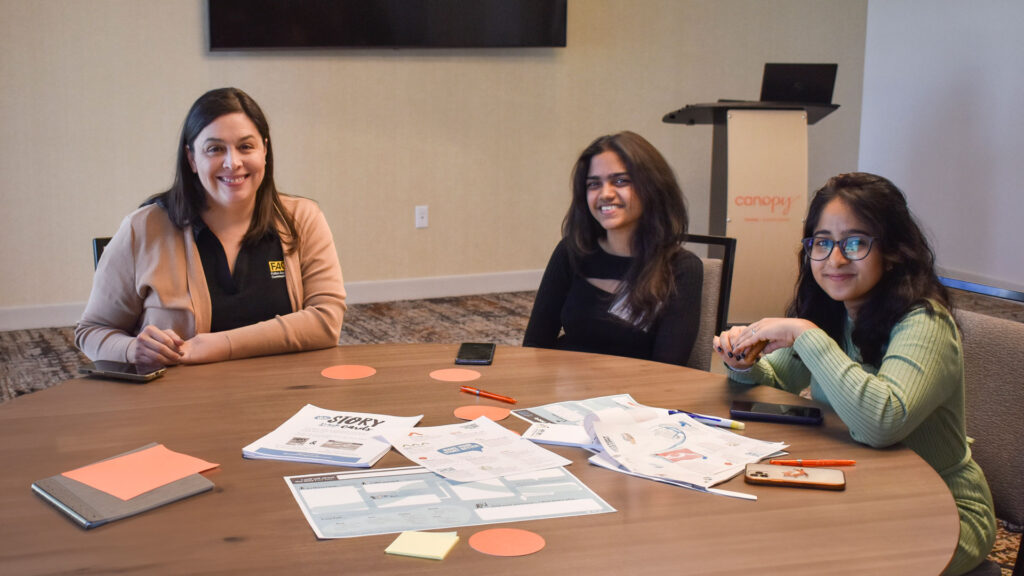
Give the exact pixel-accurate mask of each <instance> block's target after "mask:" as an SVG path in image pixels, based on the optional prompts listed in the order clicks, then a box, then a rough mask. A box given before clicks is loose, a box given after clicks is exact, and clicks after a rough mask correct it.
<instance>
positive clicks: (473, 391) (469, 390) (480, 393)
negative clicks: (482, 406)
mask: <svg viewBox="0 0 1024 576" xmlns="http://www.w3.org/2000/svg"><path fill="white" fill-rule="evenodd" d="M459 389H460V390H462V391H463V392H466V393H467V394H476V395H477V396H483V397H484V398H491V399H494V400H501V401H502V402H508V403H509V404H515V403H516V399H515V398H509V397H508V396H502V395H501V394H495V393H494V392H488V391H486V390H481V389H479V388H473V387H472V386H460V387H459Z"/></svg>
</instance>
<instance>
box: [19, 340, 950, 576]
mask: <svg viewBox="0 0 1024 576" xmlns="http://www.w3.org/2000/svg"><path fill="white" fill-rule="evenodd" d="M455 350H456V345H454V344H452V345H444V344H410V345H403V344H381V345H368V346H344V347H338V348H334V349H330V350H321V351H317V352H308V353H302V354H294V355H285V356H272V357H265V358H254V359H250V360H243V361H235V362H225V363H221V364H216V365H209V366H181V367H176V368H172V369H170V370H168V372H167V375H166V376H165V377H163V378H162V379H160V380H156V381H154V382H151V383H149V384H146V385H141V386H140V385H133V384H127V383H120V382H113V381H103V380H91V379H78V380H72V381H69V382H65V383H63V384H61V385H60V386H57V387H54V388H51V389H48V390H43V391H40V392H37V393H34V394H31V395H28V396H24V397H20V398H17V399H14V400H12V401H10V402H7V403H6V404H3V405H0V467H2V473H0V572H2V573H4V574H57V573H71V572H74V573H84V574H101V573H102V574H106V573H118V574H199V573H231V574H286V573H298V574H305V573H309V574H328V573H329V574H404V573H413V572H415V573H417V574H449V575H450V574H462V575H469V574H487V573H500V574H507V573H517V574H551V573H559V572H563V571H570V570H571V571H572V572H573V573H575V574H580V575H588V574H787V575H794V574H883V573H884V574H901V575H905V576H908V575H914V574H920V575H927V576H935V575H936V574H939V573H940V572H941V571H942V569H943V568H944V567H945V565H946V563H947V562H948V561H949V559H950V557H951V556H952V553H953V551H954V549H955V546H956V541H957V538H958V533H959V523H958V519H957V512H956V508H955V506H954V504H953V500H952V497H951V496H950V494H949V492H948V491H947V489H946V487H945V485H944V484H943V482H942V480H941V479H940V478H939V476H938V475H937V474H936V473H935V472H934V471H933V470H932V469H931V468H930V467H929V466H928V465H927V464H926V463H925V462H924V461H923V460H921V458H919V457H918V456H917V455H916V454H914V453H913V452H911V451H910V450H908V449H905V448H893V449H887V450H874V449H871V448H867V447H865V446H861V445H858V444H856V443H854V442H853V441H851V440H850V438H849V435H848V433H847V430H846V428H845V427H844V426H843V424H842V422H840V421H839V419H838V418H837V417H836V416H835V414H834V413H832V412H829V411H826V420H825V425H824V426H823V427H803V426H794V425H785V424H771V423H754V422H752V423H748V425H747V428H746V431H745V432H744V433H745V434H747V435H750V436H752V437H754V438H758V439H762V440H777V441H785V442H788V443H789V444H790V453H791V454H792V457H794V458H796V457H806V458H815V457H817V458H823V457H828V458H852V459H856V460H857V465H856V466H855V467H852V468H847V469H846V476H847V488H846V490H845V491H844V492H831V491H818V490H806V489H797V488H779V487H765V486H753V485H748V484H745V483H744V482H743V479H742V477H736V478H734V479H732V480H730V481H729V482H727V483H725V484H722V485H720V487H721V488H725V489H727V490H735V491H740V492H747V493H752V494H756V495H757V496H758V501H756V502H750V501H744V500H739V499H734V498H727V497H722V496H717V495H710V494H704V493H699V492H695V491H692V490H687V489H684V488H679V487H675V486H670V485H667V484H662V483H658V482H652V481H648V480H642V479H639V478H632V477H629V476H626V475H624V474H617V473H614V472H611V471H607V470H604V469H601V468H598V467H596V466H592V465H590V464H588V463H587V462H586V457H587V454H586V453H585V452H584V451H583V450H580V449H575V448H567V447H551V449H552V450H554V451H555V452H557V453H559V454H561V455H563V456H565V457H567V458H570V459H572V460H573V464H572V465H571V466H569V468H568V469H569V470H570V471H571V472H572V473H573V474H575V475H576V477H578V478H579V479H580V480H581V481H582V482H583V483H585V484H586V485H587V486H589V487H590V488H591V489H592V490H594V491H595V492H596V493H597V494H598V495H600V496H601V497H602V498H604V499H605V500H606V501H607V502H608V503H609V504H610V505H611V506H613V507H614V508H615V509H616V510H617V512H615V513H611V514H600V515H595V516H577V517H571V518H559V519H547V520H536V521H530V522H517V523H513V524H500V525H496V526H498V527H517V528H523V529H527V530H531V531H534V532H536V533H538V534H540V535H541V536H543V537H544V538H545V539H546V540H547V546H546V547H545V548H544V549H543V550H541V551H540V552H538V553H536V554H533V555H530V556H525V557H518V558H501V557H493V556H486V555H484V554H481V553H478V552H476V551H475V550H473V549H472V548H470V546H469V545H468V544H467V543H466V542H467V541H468V539H469V536H471V535H472V534H473V533H475V532H477V531H479V530H482V529H485V528H486V527H479V526H478V527H463V528H458V529H455V530H457V531H458V532H459V535H460V536H461V537H462V541H461V542H460V543H459V544H458V545H457V546H456V548H455V549H454V550H452V552H451V553H450V554H449V556H448V557H447V558H446V559H445V560H443V561H433V560H423V559H417V558H407V557H401V556H392V555H388V554H385V553H384V548H386V547H387V545H388V544H390V543H391V541H392V540H394V538H395V536H394V535H382V536H368V537H363V538H353V539H336V540H323V541H320V540H317V539H316V537H315V536H314V534H313V532H312V530H311V529H310V527H309V525H308V524H307V522H306V520H305V518H303V516H302V513H301V512H300V510H299V507H298V505H297V504H296V502H295V500H294V498H293V497H292V495H291V493H290V492H289V491H288V489H287V487H286V486H285V483H284V481H283V480H282V477H284V476H292V475H299V474H312V473H317V472H326V471H329V470H331V468H328V467H325V466H320V465H315V464H298V463H289V462H277V461H266V460H244V459H243V458H242V455H241V451H242V447H243V446H245V445H247V444H249V443H250V442H252V441H253V440H256V439H257V438H259V437H261V436H262V435H264V434H266V433H267V432H270V431H271V430H273V429H274V428H276V427H277V426H278V425H280V424H281V423H282V422H284V421H285V420H286V419H287V418H289V417H290V416H292V415H293V414H294V413H295V412H296V411H298V409H299V408H301V407H302V406H303V405H305V404H307V403H311V404H315V405H317V406H320V407H322V408H327V409H333V410H351V411H359V412H373V413H383V414H393V415H400V416H412V415H416V414H420V413H422V414H423V420H422V421H421V422H420V425H421V426H437V425H443V424H451V423H455V422H457V421H458V420H457V419H456V418H455V417H454V416H453V414H452V411H453V410H454V409H455V408H456V407H458V406H462V405H466V404H474V403H480V404H490V405H501V403H499V402H495V401H492V400H487V399H482V398H477V397H473V396H469V395H466V394H464V393H460V392H459V391H458V390H459V385H458V384H453V383H447V382H439V381H436V380H432V379H431V378H430V377H429V376H428V374H429V373H430V372H431V371H433V370H435V369H439V368H449V367H452V360H453V358H454V357H455ZM338 364H362V365H368V366H372V367H374V368H376V369H377V373H376V374H375V375H374V376H371V377H369V378H365V379H361V380H347V381H341V380H330V379H327V378H324V377H323V376H321V375H320V371H321V370H322V369H323V368H326V367H328V366H333V365H338ZM478 370H479V371H480V372H481V373H482V374H483V375H482V377H481V378H480V379H479V380H476V381H475V383H474V384H475V385H478V386H479V387H480V388H483V389H485V390H491V391H494V392H497V393H499V394H506V395H510V396H513V397H515V398H516V399H518V400H519V404H518V407H521V408H526V407H531V406H539V405H542V404H547V403H551V402H556V401H560V400H580V399H585V398H591V397H596V396H604V395H609V394H618V393H630V394H632V396H633V397H634V398H635V399H636V400H638V401H639V402H641V403H644V404H648V405H652V406H660V407H665V408H682V409H685V410H689V411H694V412H701V413H706V414H716V415H723V416H724V415H727V414H728V411H727V406H728V402H729V400H730V399H731V398H734V397H743V398H752V399H758V400H765V401H776V402H779V401H782V402H787V401H788V402H790V403H807V401H806V400H803V399H801V398H799V397H795V396H792V395H789V394H786V393H784V392H781V391H778V390H774V389H768V388H764V387H757V388H753V389H740V388H733V387H732V386H731V385H730V384H729V383H728V382H727V380H726V379H725V377H723V376H721V375H715V374H709V373H706V372H700V371H696V370H690V369H687V368H680V367H676V366H668V365H665V364H658V363H654V362H645V361H639V360H630V359H624V358H616V357H608V356H600V355H592V354H579V353H569V352H558V351H552V350H540V349H532V348H515V347H499V348H498V351H497V354H496V355H495V359H494V364H493V365H492V366H485V367H480V368H478ZM503 406H507V405H503ZM502 424H503V425H505V426H507V427H508V428H510V429H513V430H516V431H520V432H521V431H523V430H525V429H526V427H527V426H526V423H525V422H523V421H521V420H519V419H518V418H515V417H514V416H513V417H509V418H508V419H506V420H504V421H503V422H502ZM149 442H159V443H162V444H164V445H166V446H167V447H168V448H170V449H172V450H176V451H179V452H184V453H186V454H190V455H193V456H196V457H199V458H203V459H205V460H208V461H211V462H217V463H219V464H220V467H219V468H217V469H215V470H213V471H211V472H207V473H206V474H205V475H206V476H207V478H209V479H210V480H212V481H213V482H214V484H216V488H215V489H214V490H213V491H211V492H206V493H204V494H200V495H198V496H194V497H192V498H189V499H186V500H183V501H180V502H176V503H173V504H170V505H168V506H165V507H163V508H158V509H156V510H151V511H149V512H146V513H144V514H141V515H139V516H135V517H131V518H127V519H123V520H119V521H117V522H114V523H111V524H108V525H105V526H101V527H99V528H96V529H93V530H88V531H86V530H82V529H80V528H79V527H78V526H77V525H75V524H74V523H73V522H71V521H70V520H69V519H67V518H66V517H65V516H63V515H62V514H61V513H60V512H58V511H57V510H56V509H54V508H53V507H51V506H50V505H49V504H48V503H46V502H44V501H43V500H42V499H41V498H39V497H37V496H35V495H34V494H33V493H32V491H31V489H30V488H29V486H30V485H31V484H32V482H34V481H36V480H40V479H42V478H45V477H47V476H51V475H53V474H57V473H60V472H63V471H66V470H70V469H73V468H77V467H79V466H82V465H85V464H89V463H91V462H94V461H97V460H100V459H103V458H107V457H109V456H112V455H115V454H119V453H121V452H124V451H127V450H130V449H133V448H137V447H139V446H142V445H144V444H146V443H149ZM406 465H409V461H408V460H406V459H405V458H404V457H402V456H401V455H400V454H398V453H397V452H395V451H394V450H392V451H391V452H389V453H388V454H387V455H385V456H384V458H383V459H382V460H381V461H380V462H378V463H377V465H376V466H375V467H374V468H375V469H380V468H389V467H396V466H406Z"/></svg>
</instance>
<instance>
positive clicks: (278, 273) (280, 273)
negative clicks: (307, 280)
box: [267, 260, 284, 279]
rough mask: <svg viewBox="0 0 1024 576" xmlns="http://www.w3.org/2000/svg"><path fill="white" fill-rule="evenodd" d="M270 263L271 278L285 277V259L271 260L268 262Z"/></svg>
mask: <svg viewBox="0 0 1024 576" xmlns="http://www.w3.org/2000/svg"><path fill="white" fill-rule="evenodd" d="M267 264H269V265H270V277H271V278H274V279H276V278H284V261H283V260H271V261H270V262H267Z"/></svg>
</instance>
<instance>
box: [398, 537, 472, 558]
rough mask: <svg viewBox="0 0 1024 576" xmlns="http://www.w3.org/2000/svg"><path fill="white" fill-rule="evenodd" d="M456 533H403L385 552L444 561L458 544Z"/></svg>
mask: <svg viewBox="0 0 1024 576" xmlns="http://www.w3.org/2000/svg"><path fill="white" fill-rule="evenodd" d="M458 541H459V536H458V533H456V532H416V531H409V532H402V533H401V534H399V535H398V538H395V541H394V542H392V543H391V545H390V546H388V547H387V548H386V549H385V550H384V551H385V552H387V553H388V554H399V555H401V556H415V557H416V558H430V559H431V560H444V557H445V556H447V555H448V553H449V552H451V550H452V548H454V547H455V544H456V543H458Z"/></svg>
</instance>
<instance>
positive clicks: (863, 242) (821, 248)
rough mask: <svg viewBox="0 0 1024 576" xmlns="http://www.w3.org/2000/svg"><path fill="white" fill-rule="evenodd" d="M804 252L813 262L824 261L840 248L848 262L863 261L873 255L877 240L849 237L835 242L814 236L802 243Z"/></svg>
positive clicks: (867, 237)
mask: <svg viewBox="0 0 1024 576" xmlns="http://www.w3.org/2000/svg"><path fill="white" fill-rule="evenodd" d="M800 243H801V244H803V245H804V252H806V253H807V257H808V258H810V259H811V260H824V259H826V258H828V257H829V256H831V255H832V249H833V248H835V247H836V246H839V249H840V250H842V251H843V252H842V253H843V257H844V258H846V259H847V260H863V259H864V258H867V256H868V254H869V253H871V246H873V245H874V243H875V239H874V238H872V237H871V236H847V237H846V238H843V239H842V240H833V239H831V238H826V237H824V236H812V237H811V238H804V239H803V240H801V241H800Z"/></svg>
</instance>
